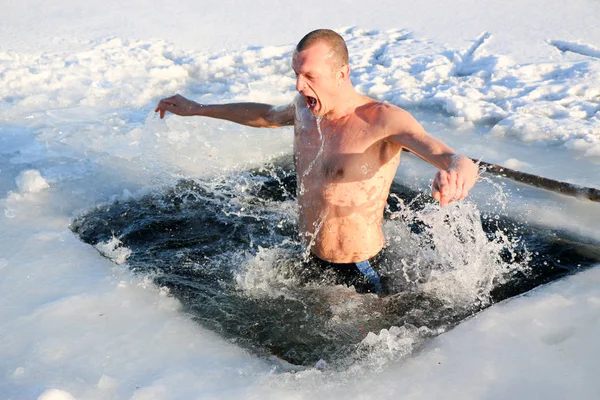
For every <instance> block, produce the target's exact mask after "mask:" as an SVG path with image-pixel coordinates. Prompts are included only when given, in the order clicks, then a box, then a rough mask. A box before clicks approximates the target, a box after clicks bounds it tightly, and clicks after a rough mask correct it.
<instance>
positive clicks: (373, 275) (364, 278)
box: [302, 249, 385, 294]
mask: <svg viewBox="0 0 600 400" xmlns="http://www.w3.org/2000/svg"><path fill="white" fill-rule="evenodd" d="M384 250H385V249H383V250H381V251H380V252H379V253H378V254H376V255H375V256H373V257H371V258H369V259H368V260H365V261H360V262H357V263H332V262H329V261H325V260H321V259H320V258H318V257H316V256H314V255H312V254H311V255H310V256H309V258H308V260H307V261H306V262H304V263H303V266H302V267H303V268H304V269H305V271H304V272H305V273H304V274H303V275H304V276H305V277H307V278H308V277H312V278H313V279H314V278H316V277H323V275H325V279H326V280H327V281H331V282H332V283H333V284H337V285H346V286H354V288H355V289H356V291H357V292H358V293H377V294H383V293H384V292H385V290H384V278H382V277H381V275H380V272H378V270H379V268H378V266H380V263H381V262H382V260H383V259H384Z"/></svg>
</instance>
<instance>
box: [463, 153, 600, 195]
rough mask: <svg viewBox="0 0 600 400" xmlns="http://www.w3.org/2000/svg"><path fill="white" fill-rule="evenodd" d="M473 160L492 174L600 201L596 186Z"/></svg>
mask: <svg viewBox="0 0 600 400" xmlns="http://www.w3.org/2000/svg"><path fill="white" fill-rule="evenodd" d="M471 160H473V161H474V162H476V163H479V165H481V166H483V167H484V170H485V172H487V173H488V174H491V175H495V176H501V177H506V178H509V179H512V180H514V181H517V182H521V183H524V184H526V185H530V186H535V187H539V188H542V189H546V190H549V191H552V192H556V193H560V194H564V195H566V196H573V197H577V198H580V199H587V200H591V201H595V202H600V190H598V189H595V188H591V187H585V186H579V185H575V184H573V183H567V182H561V181H557V180H554V179H548V178H544V177H542V176H537V175H533V174H528V173H526V172H520V171H515V170H514V169H510V168H506V167H503V166H502V165H497V164H490V163H487V162H485V161H479V160H476V159H473V158H471Z"/></svg>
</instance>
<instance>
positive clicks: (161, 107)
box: [154, 94, 202, 119]
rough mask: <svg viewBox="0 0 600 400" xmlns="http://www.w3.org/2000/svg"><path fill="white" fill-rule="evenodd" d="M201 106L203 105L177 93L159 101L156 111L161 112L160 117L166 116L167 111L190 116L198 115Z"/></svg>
mask: <svg viewBox="0 0 600 400" xmlns="http://www.w3.org/2000/svg"><path fill="white" fill-rule="evenodd" d="M199 107H202V106H201V105H199V104H198V103H196V102H194V101H191V100H188V99H186V98H185V97H183V96H181V95H178V94H176V95H175V96H172V97H168V98H166V99H162V100H161V101H159V102H158V105H157V106H156V110H154V112H160V118H161V119H162V118H164V117H165V113H166V112H167V111H169V112H172V113H173V114H177V115H181V116H182V117H189V116H191V115H197V114H196V112H197V110H198V108H199Z"/></svg>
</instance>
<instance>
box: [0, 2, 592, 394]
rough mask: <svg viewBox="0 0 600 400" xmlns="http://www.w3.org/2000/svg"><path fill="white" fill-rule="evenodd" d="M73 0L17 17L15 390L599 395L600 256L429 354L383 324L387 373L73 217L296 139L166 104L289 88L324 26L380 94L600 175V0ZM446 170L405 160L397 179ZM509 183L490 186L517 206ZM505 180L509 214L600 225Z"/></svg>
mask: <svg viewBox="0 0 600 400" xmlns="http://www.w3.org/2000/svg"><path fill="white" fill-rule="evenodd" d="M51 3H52V4H47V2H41V1H34V0H25V1H21V2H10V3H9V4H8V5H4V6H3V12H2V15H1V16H0V25H1V26H2V27H3V29H2V31H1V33H0V209H1V210H2V211H3V212H2V214H1V215H0V239H1V240H0V321H2V323H1V324H0V338H1V340H0V372H1V374H0V398H2V399H5V398H6V399H37V398H41V399H70V398H76V399H129V398H132V399H175V398H177V399H188V398H202V399H206V398H215V399H216V398H219V399H221V398H232V399H234V398H261V399H263V398H265V399H266V398H273V399H282V398H290V399H298V398H307V399H308V398H333V399H336V398H364V399H367V398H375V399H387V398H390V399H391V398H415V399H431V398H435V397H444V398H461V399H464V398H467V399H498V398H506V397H509V398H540V399H541V398H543V399H565V398H569V399H571V398H573V399H596V398H599V396H600V382H598V380H597V379H595V378H596V375H597V373H598V372H599V369H600V367H598V363H597V362H596V360H597V359H598V357H600V350H599V348H598V346H597V345H596V344H595V339H596V337H597V336H598V335H599V334H600V318H599V317H600V288H599V286H600V270H599V269H598V268H593V269H591V270H587V271H585V272H582V273H579V274H577V275H575V276H571V277H569V278H567V279H564V280H561V281H559V282H556V283H553V284H550V285H547V286H545V287H542V288H538V289H536V290H535V291H533V292H532V293H529V294H527V295H524V296H521V297H519V298H516V299H512V300H510V301H507V302H504V303H502V304H498V305H495V306H493V307H492V308H490V309H488V310H486V311H484V312H482V313H481V314H479V315H477V316H476V317H474V318H472V319H471V320H469V321H466V322H465V323H463V324H461V325H460V326H458V327H457V328H455V329H454V330H452V331H450V332H447V333H445V334H443V335H441V336H439V337H438V338H436V339H434V340H432V341H430V342H427V343H425V345H424V347H421V348H419V349H418V350H417V351H414V352H411V349H412V347H411V346H412V343H410V338H409V337H408V338H407V337H403V336H402V334H401V333H402V332H401V331H398V330H395V329H390V330H389V332H388V331H384V332H381V333H379V332H377V334H378V335H377V336H371V337H369V340H370V341H371V342H373V343H375V344H376V346H375V348H376V349H377V350H376V351H374V352H373V355H372V357H373V358H377V357H380V358H381V359H382V360H387V361H385V362H384V361H382V362H381V364H380V365H379V367H378V368H375V369H374V370H369V371H368V370H366V369H365V368H363V369H361V366H360V365H357V366H355V367H354V368H351V369H350V370H348V371H342V372H340V371H336V372H334V371H321V370H318V369H309V370H306V371H303V372H296V373H289V372H288V373H285V372H282V368H281V367H280V366H279V365H278V364H277V363H276V362H275V361H268V360H263V359H259V358H257V357H255V356H253V355H251V354H248V353H247V352H246V351H244V350H242V349H240V348H237V347H236V346H235V345H233V344H230V343H228V342H226V341H224V340H223V339H222V338H220V337H219V336H217V335H216V334H214V333H212V332H210V331H208V330H206V329H203V328H202V327H201V326H199V325H198V324H196V323H194V322H193V321H192V320H191V319H190V318H189V317H188V316H186V315H185V314H183V313H181V312H180V304H179V303H178V302H177V301H176V300H174V299H173V298H172V297H170V296H168V294H167V293H166V292H165V291H164V290H161V289H160V288H157V287H155V286H154V285H153V284H152V283H150V282H149V281H146V280H143V278H140V277H139V276H134V275H131V274H130V273H129V272H128V271H127V269H126V268H125V267H119V266H115V264H114V263H112V262H110V261H108V260H107V259H105V258H103V257H101V256H100V254H99V253H98V252H97V251H96V250H95V249H94V248H92V247H91V246H88V245H86V244H83V243H82V242H80V241H79V239H78V238H77V237H75V236H74V235H73V234H72V233H71V231H70V230H69V228H68V225H69V222H70V221H71V219H72V218H73V217H74V216H76V215H78V214H79V213H81V212H82V211H83V210H85V209H88V208H91V207H93V206H94V205H96V204H98V203H102V202H108V201H110V200H111V199H115V198H127V197H129V196H132V195H133V196H135V195H137V194H139V193H142V192H144V191H147V190H151V189H152V188H155V187H158V186H161V185H163V184H168V183H170V182H172V180H173V179H175V178H177V177H180V176H187V177H195V176H206V175H211V174H218V173H222V171H223V170H227V169H235V168H239V167H240V166H241V165H254V164H257V163H261V162H263V161H265V160H266V159H268V158H269V157H270V156H272V155H278V154H284V153H289V152H290V146H291V131H290V130H289V129H282V130H255V129H251V128H244V127H239V126H235V125H232V124H228V123H225V122H221V121H214V120H205V119H199V118H191V119H181V118H167V119H166V121H160V120H158V118H157V117H156V116H155V115H154V113H153V107H154V106H155V104H156V102H157V100H158V99H159V98H161V97H163V96H167V95H170V94H172V93H175V92H180V93H182V94H185V95H188V96H190V97H192V98H194V99H196V100H199V101H202V102H213V101H214V102H228V101H241V100H244V101H248V100H249V101H261V102H269V103H273V104H283V103H285V102H287V101H289V100H290V99H291V98H292V97H293V89H294V79H293V74H292V71H291V70H290V67H289V64H290V54H291V51H292V49H293V46H294V44H295V42H297V40H299V39H300V38H301V37H302V36H303V35H304V34H305V33H307V32H308V31H310V30H312V29H315V28H319V27H331V28H335V29H338V31H339V32H340V33H342V35H343V36H344V37H345V38H346V40H347V41H348V46H349V50H350V55H351V64H352V69H353V72H352V74H353V81H354V83H355V84H356V86H357V87H358V88H359V89H360V90H361V91H362V92H364V93H366V94H369V95H371V96H373V97H375V98H377V99H381V100H386V101H389V102H391V103H394V104H398V105H400V106H402V107H405V108H407V109H409V110H410V111H412V112H413V113H414V114H415V115H416V116H417V117H419V118H420V119H421V121H422V122H423V124H424V126H425V127H426V128H427V129H428V130H429V131H430V132H431V133H432V134H434V135H437V136H439V137H441V138H443V139H444V140H446V141H447V142H449V143H450V144H451V145H452V146H453V147H455V148H456V149H459V150H460V151H461V152H464V153H465V154H468V155H470V156H471V157H477V158H482V159H484V160H486V161H489V162H496V163H500V164H504V165H506V166H507V167H511V168H515V169H518V170H523V171H526V172H530V173H534V174H539V175H543V176H546V177H549V178H554V179H559V180H564V181H569V182H572V183H577V184H581V185H586V186H594V187H599V186H600V178H598V177H599V176H600V22H598V21H600V7H599V6H600V4H599V3H598V2H597V1H592V0H576V1H571V2H569V3H568V4H566V3H564V2H560V1H558V0H552V1H549V2H545V3H544V4H543V5H540V2H534V1H522V0H521V1H516V0H508V1H502V2H500V1H494V2H479V3H473V2H472V1H467V0H461V1H455V2H440V1H439V0H435V1H434V0H425V1H421V2H418V3H416V4H414V2H408V1H399V0H395V1H387V0H386V1H382V2H379V5H377V6H373V5H371V4H369V6H368V7H364V8H363V7H358V6H356V5H354V4H353V3H352V2H333V1H331V2H329V1H326V2H323V1H313V0H308V1H304V2H298V3H297V4H295V5H287V4H285V3H284V2H276V1H255V2H240V1H229V2H228V1H212V0H211V1H207V0H205V1H202V2H191V1H186V2H179V5H178V6H170V5H165V4H160V5H158V3H153V4H147V2H141V1H136V0H133V1H129V2H126V3H123V2H116V1H113V0H110V1H105V2H102V3H85V4H84V3H82V2H76V1H73V0H58V1H53V2H51ZM431 176H432V170H431V169H430V168H428V167H425V166H424V165H423V163H421V162H420V161H418V160H415V159H411V158H410V157H407V158H406V160H405V161H403V163H402V165H401V169H400V171H399V174H398V179H402V180H404V181H408V182H414V185H415V186H417V187H423V188H425V187H426V186H427V181H428V179H429V178H431ZM490 190H491V189H489V187H487V186H483V187H482V188H481V189H480V190H475V191H474V193H473V201H475V202H476V203H477V204H478V206H479V207H481V208H485V207H494V206H497V203H494V202H493V201H492V202H491V203H490V201H489V197H490V193H489V191H490ZM504 190H505V191H506V192H507V193H508V201H507V202H505V203H502V204H503V205H506V206H507V208H508V209H507V210H506V212H507V213H509V214H511V215H516V216H519V217H521V218H523V219H526V220H528V221H532V222H535V223H537V224H543V225H548V226H552V227H557V226H558V227H561V228H563V229H565V230H567V231H570V232H573V233H575V234H579V235H583V236H585V237H588V238H593V239H595V240H600V228H598V227H599V226H600V205H598V204H597V203H591V202H585V201H581V200H576V199H570V198H565V197H563V196H559V195H554V194H550V193H547V192H543V191H539V190H533V189H529V188H525V187H522V186H518V185H514V184H510V183H507V184H506V186H505V187H504ZM117 258H118V257H117ZM403 349H408V350H407V351H404V350H403ZM390 352H392V353H397V354H405V353H409V355H408V356H406V357H398V358H394V357H392V358H391V360H392V361H389V360H390V357H389V354H388V353H390ZM371 365H372V364H371Z"/></svg>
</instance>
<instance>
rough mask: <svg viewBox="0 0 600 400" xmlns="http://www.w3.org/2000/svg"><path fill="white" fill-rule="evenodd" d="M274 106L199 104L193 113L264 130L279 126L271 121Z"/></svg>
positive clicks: (259, 104) (195, 106) (257, 104)
mask: <svg viewBox="0 0 600 400" xmlns="http://www.w3.org/2000/svg"><path fill="white" fill-rule="evenodd" d="M272 110H273V106H271V105H269V104H262V103H231V104H210V105H205V104H198V103H195V105H194V106H193V109H192V110H191V112H192V113H193V115H198V116H202V117H210V118H218V119H224V120H227V121H231V122H235V123H238V124H242V125H247V126H252V127H257V128H263V127H274V126H278V125H276V124H274V123H273V122H272V121H269V119H268V118H269V114H270V113H271V111H272Z"/></svg>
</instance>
